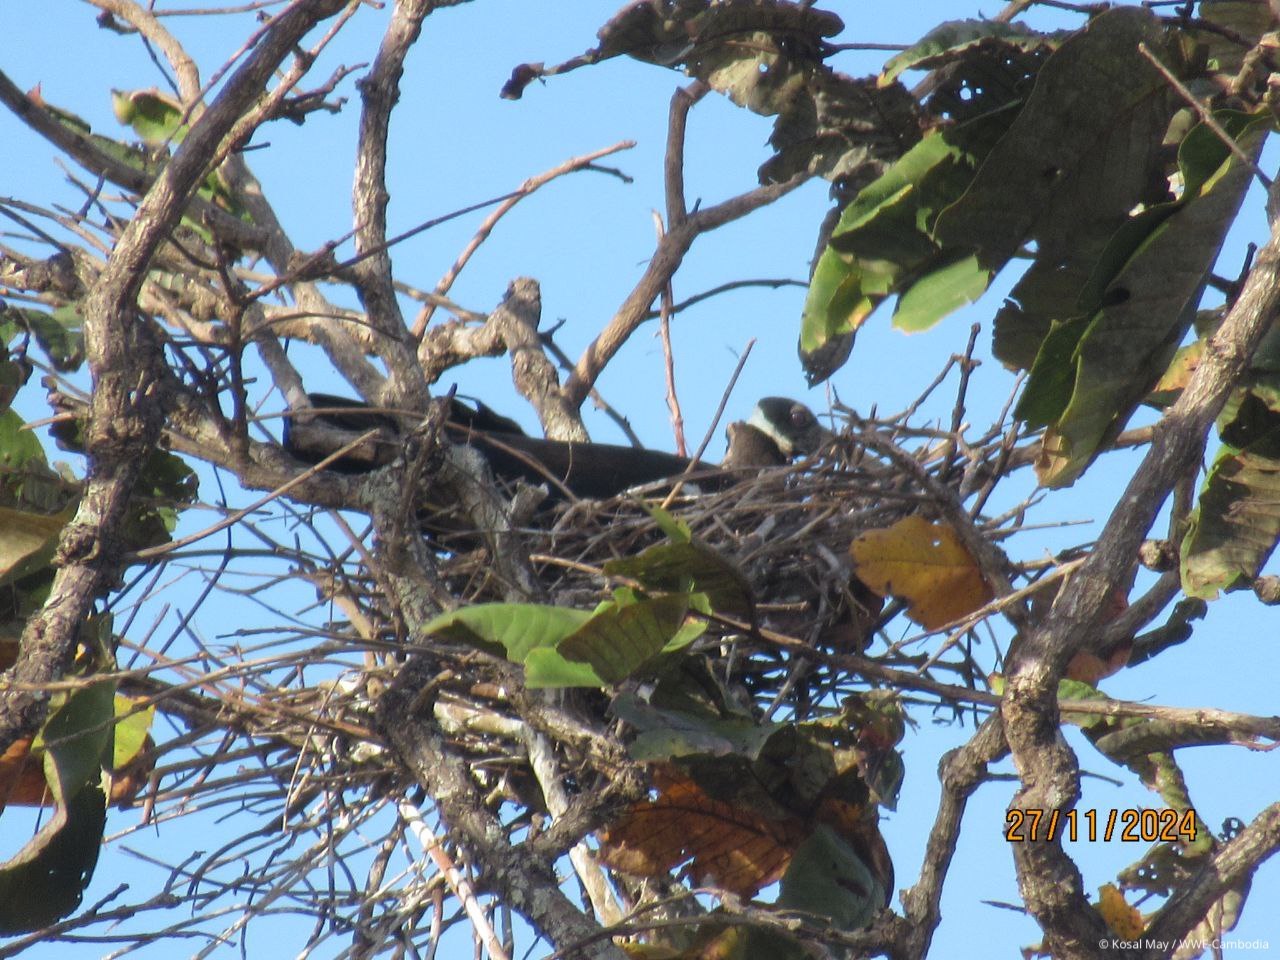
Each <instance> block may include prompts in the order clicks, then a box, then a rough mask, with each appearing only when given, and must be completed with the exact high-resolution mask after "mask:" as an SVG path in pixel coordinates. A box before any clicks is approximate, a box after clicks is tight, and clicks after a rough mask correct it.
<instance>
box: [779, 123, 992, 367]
mask: <svg viewBox="0 0 1280 960" xmlns="http://www.w3.org/2000/svg"><path fill="white" fill-rule="evenodd" d="M1008 119H1011V117H1010V118H1008ZM973 123H982V124H985V123H987V121H986V120H982V121H973ZM964 134H965V130H964V129H963V128H948V129H947V130H945V131H933V132H932V133H930V134H929V135H927V136H926V137H925V138H924V139H923V140H921V141H920V143H918V144H916V146H915V147H913V148H912V149H911V150H909V151H908V152H907V153H906V154H905V155H904V156H903V157H902V159H900V160H899V161H898V162H897V163H895V164H893V166H891V167H890V168H889V169H888V170H887V171H885V173H884V174H883V175H882V176H881V177H880V178H879V179H877V180H876V181H875V182H874V183H872V184H870V185H869V186H867V187H866V188H864V189H863V190H862V191H860V192H859V194H858V195H857V197H855V198H854V200H853V201H852V202H851V203H850V204H849V206H848V207H846V208H845V210H844V212H843V213H842V214H841V216H840V222H839V223H838V224H837V225H836V228H835V230H833V231H832V234H831V241H830V243H829V244H828V246H827V248H826V249H825V250H824V251H823V253H822V255H821V257H820V258H819V260H818V265H817V267H816V268H815V270H814V274H813V278H812V280H811V281H810V284H809V294H808V297H807V298H806V299H805V305H804V313H803V315H802V317H801V326H800V352H801V357H802V359H803V358H804V357H805V356H806V355H810V354H814V353H816V352H818V351H819V350H821V349H822V347H823V346H824V345H825V344H826V343H827V341H828V340H830V339H832V338H834V337H837V336H840V335H843V334H847V333H852V332H855V331H856V330H857V329H858V327H860V326H861V325H862V323H863V321H864V320H866V318H867V317H868V316H869V315H870V314H871V312H872V311H873V310H874V309H875V308H876V307H877V306H878V305H879V304H881V303H882V302H884V300H886V299H887V298H888V297H889V296H891V295H892V294H894V293H898V292H901V291H903V290H905V289H907V288H908V287H909V286H910V285H911V284H912V283H913V282H914V281H915V280H916V279H917V278H918V277H920V276H921V275H927V274H928V273H930V272H931V271H932V270H933V269H936V268H937V267H939V266H942V265H945V257H944V256H943V255H942V251H940V249H939V248H938V246H937V245H936V244H935V243H934V242H933V240H932V239H931V237H930V236H929V233H930V230H931V228H932V225H933V220H934V219H935V218H936V216H937V215H938V213H940V212H941V211H942V209H943V208H944V207H945V206H947V205H948V204H950V203H951V202H952V201H954V200H955V199H956V198H958V197H959V196H960V195H961V194H962V193H963V192H964V189H965V188H966V187H967V186H968V183H969V181H970V179H971V177H972V176H973V171H974V170H975V169H976V167H977V164H978V160H979V158H978V157H977V156H976V155H974V154H973V153H971V152H969V151H968V150H967V149H966V148H965V147H964V146H962V143H963V142H964V140H965V137H964Z"/></svg>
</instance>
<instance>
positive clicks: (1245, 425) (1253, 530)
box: [1181, 392, 1280, 600]
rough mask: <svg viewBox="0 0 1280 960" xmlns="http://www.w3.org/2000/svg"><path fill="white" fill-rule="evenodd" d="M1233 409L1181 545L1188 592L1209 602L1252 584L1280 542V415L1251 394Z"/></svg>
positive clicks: (1184, 581)
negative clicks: (1278, 539) (1219, 592)
mask: <svg viewBox="0 0 1280 960" xmlns="http://www.w3.org/2000/svg"><path fill="white" fill-rule="evenodd" d="M1232 407H1233V409H1232V410H1231V411H1230V412H1229V413H1228V414H1227V418H1226V420H1225V422H1224V423H1223V424H1222V426H1221V429H1220V433H1221V436H1222V446H1221V447H1220V448H1219V450H1218V453H1217V456H1216V457H1215V458H1214V463H1213V466H1212V467H1211V468H1210V470H1209V472H1208V474H1207V475H1206V477H1205V480H1204V484H1203V486H1202V488H1201V490H1200V500H1199V503H1198V504H1197V506H1196V509H1195V511H1194V513H1193V514H1192V517H1191V526H1190V529H1189V530H1188V531H1187V534H1186V536H1185V537H1184V538H1183V541H1182V551H1181V558H1182V566H1181V573H1182V589H1183V590H1184V591H1185V592H1186V593H1187V595H1188V596H1192V597H1201V598H1203V599H1206V600H1212V599H1214V598H1215V597H1216V596H1217V595H1218V591H1220V590H1229V589H1231V588H1232V587H1235V586H1237V585H1240V584H1247V583H1249V582H1251V581H1252V580H1253V578H1255V577H1256V576H1257V575H1258V574H1259V573H1260V572H1261V570H1262V567H1263V565H1264V564H1265V563H1266V562H1267V558H1268V557H1270V556H1271V553H1272V551H1273V550H1274V549H1275V546H1276V539H1277V537H1280V413H1278V412H1277V411H1276V410H1275V409H1272V408H1271V407H1269V406H1268V405H1267V404H1266V403H1264V402H1263V401H1262V400H1261V399H1259V398H1258V397H1257V396H1256V395H1255V394H1254V393H1252V392H1248V393H1246V394H1244V396H1243V399H1240V400H1237V401H1236V402H1235V403H1233V404H1232Z"/></svg>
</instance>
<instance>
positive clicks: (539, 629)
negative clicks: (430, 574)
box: [422, 603, 591, 663]
mask: <svg viewBox="0 0 1280 960" xmlns="http://www.w3.org/2000/svg"><path fill="white" fill-rule="evenodd" d="M589 619H591V614H589V613H585V612H583V611H582V610H573V609H570V608H568V607H553V606H547V605H544V604H536V603H483V604H476V605H475V606H471V607H463V608H462V609H460V610H454V611H451V612H449V613H443V614H441V615H440V616H438V617H436V618H435V619H434V620H432V621H431V622H430V623H428V624H427V625H426V626H424V627H423V628H422V633H423V635H424V636H428V637H429V636H435V635H439V636H442V637H445V638H447V639H449V640H452V641H453V642H455V643H464V644H468V645H470V646H473V647H479V648H481V649H483V650H488V651H490V652H491V653H499V654H505V656H506V657H507V659H508V660H510V661H512V662H513V663H524V662H525V660H526V658H527V657H528V656H529V654H530V652H532V651H533V650H535V649H538V648H542V647H555V645H556V644H558V643H559V642H560V641H561V640H563V639H564V638H565V637H567V636H569V635H570V634H572V633H573V632H574V631H575V630H577V629H578V628H579V627H581V626H582V625H583V624H584V623H586V622H587V621H588V620H589Z"/></svg>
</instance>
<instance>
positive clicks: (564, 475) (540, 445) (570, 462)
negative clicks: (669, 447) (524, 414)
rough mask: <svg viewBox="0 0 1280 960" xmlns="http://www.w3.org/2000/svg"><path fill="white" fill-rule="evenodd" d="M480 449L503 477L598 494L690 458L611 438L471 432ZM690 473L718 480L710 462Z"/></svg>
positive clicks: (559, 492) (683, 465) (684, 466)
mask: <svg viewBox="0 0 1280 960" xmlns="http://www.w3.org/2000/svg"><path fill="white" fill-rule="evenodd" d="M468 442H469V443H470V444H471V445H472V446H473V447H475V448H476V449H478V450H480V451H481V452H482V453H483V454H484V456H485V459H486V460H487V461H488V462H489V467H490V469H492V470H493V472H494V474H495V475H496V476H498V477H500V478H502V479H504V480H507V481H508V482H510V481H513V480H523V481H525V482H526V483H532V484H538V483H545V484H547V485H548V486H549V487H550V488H551V492H552V495H553V496H563V494H564V493H565V491H566V490H567V491H568V492H570V493H572V494H573V496H575V497H580V498H583V499H588V500H603V499H606V498H608V497H616V496H617V495H618V494H620V493H623V492H624V491H626V490H629V489H630V488H632V487H638V486H642V485H644V484H647V483H654V482H656V481H658V480H669V479H671V478H673V477H678V476H679V475H681V474H683V473H684V472H685V471H686V470H688V469H689V464H690V462H691V461H690V460H689V459H688V458H686V457H679V456H676V455H675V454H674V453H664V452H663V451H661V450H643V449H640V448H637V447H624V446H618V445H615V444H611V443H569V442H566V441H563V440H541V439H539V438H537V437H527V436H513V435H510V434H501V435H499V434H484V433H476V434H474V435H472V436H471V437H470V438H469V441H468ZM693 479H694V480H696V481H697V482H698V483H699V484H702V485H705V484H706V482H707V480H708V479H711V480H712V481H713V482H716V481H721V480H723V474H721V472H720V471H719V470H717V469H716V468H715V467H707V468H705V469H700V470H698V471H696V472H695V474H694V476H693Z"/></svg>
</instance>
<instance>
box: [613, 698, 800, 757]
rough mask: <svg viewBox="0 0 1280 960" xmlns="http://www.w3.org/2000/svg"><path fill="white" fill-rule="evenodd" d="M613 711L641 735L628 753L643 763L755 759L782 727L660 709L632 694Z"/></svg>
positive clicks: (620, 700)
mask: <svg viewBox="0 0 1280 960" xmlns="http://www.w3.org/2000/svg"><path fill="white" fill-rule="evenodd" d="M613 711H614V713H615V714H617V715H618V717H620V718H621V719H623V720H625V721H626V722H627V723H629V724H631V725H632V726H633V727H635V728H636V730H637V731H639V732H638V735H637V736H636V738H635V739H634V740H633V741H632V742H631V745H630V746H629V747H628V753H630V754H631V757H632V758H633V759H635V760H638V761H640V762H642V763H653V762H658V761H666V760H674V759H678V758H681V757H690V756H697V755H702V756H728V755H730V754H737V755H739V756H742V757H747V758H754V757H756V756H758V755H759V753H760V750H761V749H762V748H763V746H764V744H765V742H766V741H767V740H768V739H769V737H771V736H773V734H774V733H775V732H777V731H778V730H779V729H781V727H782V725H781V724H776V723H757V722H756V721H755V720H753V719H751V718H749V717H730V718H720V717H715V716H706V715H703V714H692V713H689V712H687V711H684V710H672V709H661V708H659V707H656V706H653V705H652V704H649V703H646V702H645V701H643V700H641V699H640V698H639V697H637V696H635V695H634V694H629V693H624V694H619V695H618V696H617V697H616V698H615V699H614V701H613Z"/></svg>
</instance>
